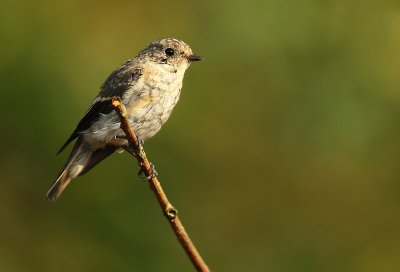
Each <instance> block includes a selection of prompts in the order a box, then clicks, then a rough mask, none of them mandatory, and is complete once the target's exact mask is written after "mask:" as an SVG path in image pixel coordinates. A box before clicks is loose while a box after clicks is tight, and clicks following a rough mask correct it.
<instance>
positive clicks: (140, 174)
mask: <svg viewBox="0 0 400 272" xmlns="http://www.w3.org/2000/svg"><path fill="white" fill-rule="evenodd" d="M139 166H140V170H139V172H138V173H137V175H138V177H139V179H140V180H141V181H149V180H150V179H151V178H153V177H156V176H158V172H157V171H156V169H155V167H154V164H152V163H150V175H148V176H146V174H145V173H144V171H143V169H142V163H140V164H139Z"/></svg>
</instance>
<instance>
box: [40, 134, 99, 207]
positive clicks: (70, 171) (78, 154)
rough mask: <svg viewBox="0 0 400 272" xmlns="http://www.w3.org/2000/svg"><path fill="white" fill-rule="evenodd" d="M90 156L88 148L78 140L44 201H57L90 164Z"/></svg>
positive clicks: (81, 140)
mask: <svg viewBox="0 0 400 272" xmlns="http://www.w3.org/2000/svg"><path fill="white" fill-rule="evenodd" d="M92 154H93V152H92V151H91V150H90V147H89V146H88V145H87V144H86V143H85V142H84V141H83V139H82V138H78V140H77V141H76V143H75V145H74V148H73V149H72V152H71V155H70V156H69V158H68V161H67V163H66V164H65V165H64V168H63V170H62V171H61V173H60V174H59V176H58V178H57V180H56V181H55V182H54V184H53V185H52V186H51V188H50V189H49V191H48V192H47V194H46V199H47V200H51V201H55V200H57V198H58V197H59V196H60V195H61V193H62V192H63V191H64V189H65V188H66V187H67V185H68V184H69V183H70V182H71V180H72V179H74V178H76V177H77V176H78V175H79V174H80V173H81V172H82V171H83V170H84V169H85V167H86V166H87V165H88V164H89V163H90V159H91V157H92Z"/></svg>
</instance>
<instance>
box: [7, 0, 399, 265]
mask: <svg viewBox="0 0 400 272" xmlns="http://www.w3.org/2000/svg"><path fill="white" fill-rule="evenodd" d="M0 5H1V6H0V37H1V38H0V39H1V42H0V49H1V57H0V83H1V85H0V92H1V98H2V99H1V101H2V103H1V107H0V116H1V117H0V118H1V129H0V136H1V141H0V150H1V155H0V271H7V272H12V271H192V270H193V269H192V266H191V264H190V262H189V261H188V259H187V258H186V256H185V254H184V252H183V250H182V249H181V248H180V246H179V244H178V242H177V241H176V238H175V236H174V235H173V233H172V231H171V229H170V227H169V225H168V224H167V223H166V221H165V219H164V218H163V216H162V213H161V211H160V209H159V207H158V204H157V202H156V200H155V198H154V196H153V194H152V192H151V191H150V190H149V188H148V186H147V185H146V184H145V183H142V182H139V181H138V179H137V177H136V172H137V170H138V168H137V165H136V162H135V161H134V160H133V159H132V158H130V157H129V156H128V155H127V154H122V155H119V154H116V155H113V156H112V157H110V158H109V159H107V160H106V161H105V162H103V163H102V164H100V165H99V167H96V168H95V169H94V170H92V171H91V172H89V173H88V174H86V175H85V176H83V177H80V178H78V179H77V180H75V181H74V182H73V183H72V185H71V186H70V187H69V188H68V189H67V190H66V192H65V194H64V195H63V196H62V197H61V199H60V200H59V201H58V202H56V203H49V202H46V201H44V194H45V192H46V191H47V189H48V188H49V186H50V185H51V183H52V182H53V180H54V178H55V177H56V174H57V173H58V171H59V170H60V169H61V167H62V165H63V164H64V162H65V160H66V158H67V156H68V152H69V150H70V149H68V150H67V152H64V153H62V154H61V155H59V156H56V155H55V153H56V151H57V150H58V149H59V147H60V146H61V145H62V144H63V143H64V141H65V140H66V138H67V137H68V136H69V134H70V133H71V132H72V130H73V129H74V128H75V125H76V124H77V122H78V121H79V119H80V118H81V117H82V115H83V114H84V112H85V111H86V109H87V108H88V106H89V104H90V103H91V102H92V100H93V99H94V97H95V95H96V94H97V92H98V89H99V86H100V85H101V83H102V82H103V81H104V79H105V78H106V77H107V76H108V74H109V73H110V72H111V71H112V70H113V69H114V68H116V67H117V66H118V65H120V64H121V63H122V62H124V61H125V60H126V59H128V58H130V57H133V56H135V55H136V54H137V52H138V51H139V50H141V49H142V48H144V46H145V45H146V44H147V43H148V42H150V41H152V40H155V39H158V38H162V37H176V38H180V39H183V40H185V41H186V42H188V43H189V44H190V45H191V47H192V48H193V50H194V52H196V53H198V54H200V55H202V56H204V57H205V59H206V60H205V61H204V62H200V63H196V64H193V65H192V67H191V68H190V69H189V71H188V73H187V74H186V78H185V82H184V88H183V91H182V96H181V100H180V102H179V104H178V105H177V107H176V108H175V111H174V113H173V114H172V116H171V118H170V120H169V121H168V122H167V124H166V126H165V127H164V128H163V129H162V131H161V132H160V133H159V134H158V135H157V136H156V137H155V138H153V139H151V140H149V141H148V142H146V144H145V148H146V151H147V153H148V155H149V156H150V159H151V161H152V162H154V164H155V165H156V167H157V170H158V172H159V174H160V176H159V177H160V179H161V181H162V183H163V184H164V189H165V190H166V192H167V193H168V195H169V197H170V199H171V201H172V203H173V204H174V205H175V206H176V207H177V208H178V209H179V211H180V214H181V218H182V220H183V222H184V223H185V226H186V228H187V230H188V231H189V233H190V234H191V236H192V238H193V240H194V241H195V243H196V244H197V246H198V248H199V250H200V252H201V253H202V254H203V257H204V258H205V260H206V261H207V262H208V264H209V266H210V267H211V268H212V270H213V271H276V272H281V271H282V272H289V271H307V272H313V271H315V272H320V271H332V272H333V271H335V272H336V271H352V272H353V271H356V272H357V271H360V272H361V271H362V272H369V271H371V272H375V271H399V269H400V258H399V256H400V216H399V214H400V182H399V176H400V167H399V159H400V143H399V141H400V129H399V126H400V125H399V124H400V123H399V120H400V76H399V71H400V50H399V48H400V34H399V33H400V32H399V27H400V4H399V2H398V1H391V0H379V1H378V0H376V1H373V0H371V1H345V0H340V1H316V0H315V1H312V0H307V1H280V0H267V1H261V0H260V1H236V0H234V1H225V2H223V1H211V0H205V1H198V2H190V1H147V2H146V1H118V0H117V1H78V0H72V1H71V0H69V1H49V0H39V1H23V0H2V1H1V4H0Z"/></svg>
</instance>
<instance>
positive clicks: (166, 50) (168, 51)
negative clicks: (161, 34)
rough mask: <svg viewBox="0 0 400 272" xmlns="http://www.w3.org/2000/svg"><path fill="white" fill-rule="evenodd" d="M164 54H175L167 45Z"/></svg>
mask: <svg viewBox="0 0 400 272" xmlns="http://www.w3.org/2000/svg"><path fill="white" fill-rule="evenodd" d="M165 54H167V56H169V57H171V56H173V55H174V54H175V50H174V49H172V48H170V47H168V48H167V49H165Z"/></svg>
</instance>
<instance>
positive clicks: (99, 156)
mask: <svg viewBox="0 0 400 272" xmlns="http://www.w3.org/2000/svg"><path fill="white" fill-rule="evenodd" d="M116 149H117V148H116V147H115V146H111V145H108V146H106V147H105V148H102V149H97V150H96V151H95V152H93V155H92V157H91V158H90V160H89V163H88V164H87V165H86V166H85V169H83V170H82V172H80V173H79V176H82V175H83V174H86V172H88V171H89V170H90V169H92V168H93V167H95V166H96V165H97V164H98V163H99V162H101V161H102V160H104V159H105V158H107V157H108V156H110V155H111V154H112V153H114V151H115V150H116Z"/></svg>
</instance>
